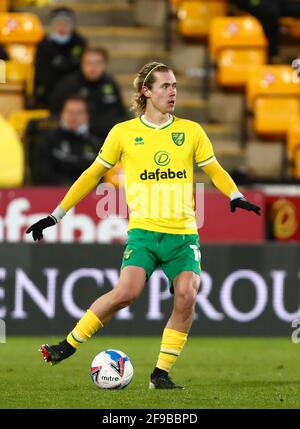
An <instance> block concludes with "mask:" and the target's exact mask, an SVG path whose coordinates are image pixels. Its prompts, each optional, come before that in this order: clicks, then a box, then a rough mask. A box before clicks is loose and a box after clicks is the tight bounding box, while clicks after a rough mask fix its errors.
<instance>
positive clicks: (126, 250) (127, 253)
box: [123, 247, 133, 259]
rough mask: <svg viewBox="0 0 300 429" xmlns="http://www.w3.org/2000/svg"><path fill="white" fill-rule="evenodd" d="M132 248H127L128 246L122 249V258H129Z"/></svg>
mask: <svg viewBox="0 0 300 429" xmlns="http://www.w3.org/2000/svg"><path fill="white" fill-rule="evenodd" d="M132 250H133V249H128V247H126V249H125V251H124V255H123V256H124V259H129V258H130V255H131V253H132Z"/></svg>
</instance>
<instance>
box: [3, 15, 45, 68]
mask: <svg viewBox="0 0 300 429" xmlns="http://www.w3.org/2000/svg"><path fill="white" fill-rule="evenodd" d="M43 35H44V30H43V27H42V24H41V22H40V20H39V18H38V17H37V16H36V15H34V14H30V13H22V12H12V13H1V14H0V43H2V44H3V45H5V47H6V48H7V51H8V53H9V55H10V58H11V59H15V60H17V61H19V62H23V63H31V62H33V58H34V53H35V47H36V45H37V43H38V42H39V41H40V40H41V39H42V37H43Z"/></svg>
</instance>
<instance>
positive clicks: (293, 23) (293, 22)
mask: <svg viewBox="0 0 300 429" xmlns="http://www.w3.org/2000/svg"><path fill="white" fill-rule="evenodd" d="M279 22H280V25H281V27H282V28H283V29H284V32H283V34H286V35H288V36H290V37H293V38H295V39H299V38H300V19H299V18H289V17H283V18H280V20H279Z"/></svg>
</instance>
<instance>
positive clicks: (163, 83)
mask: <svg viewBox="0 0 300 429" xmlns="http://www.w3.org/2000/svg"><path fill="white" fill-rule="evenodd" d="M154 73H155V78H156V80H155V82H154V83H153V85H152V88H151V89H150V90H147V92H145V95H146V97H149V101H150V102H151V104H152V105H153V107H154V108H155V109H156V110H158V111H159V112H161V113H163V114H165V113H173V112H174V110H175V103H176V93H177V92H176V79H175V76H174V73H173V72H172V71H167V72H154Z"/></svg>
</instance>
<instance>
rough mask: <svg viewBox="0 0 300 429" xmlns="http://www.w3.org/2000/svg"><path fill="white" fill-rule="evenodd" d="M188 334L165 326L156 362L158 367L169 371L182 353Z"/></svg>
mask: <svg viewBox="0 0 300 429" xmlns="http://www.w3.org/2000/svg"><path fill="white" fill-rule="evenodd" d="M187 336H188V334H187V333H185V332H179V331H175V330H174V329H169V328H165V329H164V332H163V337H162V341H161V347H160V353H159V356H158V361H157V364H156V367H157V368H160V369H163V370H164V371H167V372H169V371H170V369H171V368H172V366H173V365H174V363H175V362H176V360H177V358H178V356H179V355H180V353H181V351H182V349H183V347H184V345H185V343H186V340H187Z"/></svg>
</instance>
